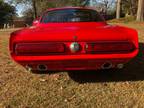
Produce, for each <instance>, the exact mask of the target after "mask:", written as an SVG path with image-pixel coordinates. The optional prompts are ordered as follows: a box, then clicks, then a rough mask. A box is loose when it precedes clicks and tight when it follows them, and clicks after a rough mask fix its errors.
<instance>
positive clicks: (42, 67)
mask: <svg viewBox="0 0 144 108" xmlns="http://www.w3.org/2000/svg"><path fill="white" fill-rule="evenodd" d="M37 69H38V71H47V66H46V65H43V64H40V65H38V66H37Z"/></svg>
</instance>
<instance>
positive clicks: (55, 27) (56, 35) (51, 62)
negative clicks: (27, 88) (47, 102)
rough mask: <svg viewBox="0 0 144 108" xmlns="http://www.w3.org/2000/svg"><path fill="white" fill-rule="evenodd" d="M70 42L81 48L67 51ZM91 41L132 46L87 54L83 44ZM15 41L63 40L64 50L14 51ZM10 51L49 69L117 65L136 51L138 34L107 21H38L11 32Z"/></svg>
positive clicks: (19, 59)
mask: <svg viewBox="0 0 144 108" xmlns="http://www.w3.org/2000/svg"><path fill="white" fill-rule="evenodd" d="M77 8H78V7H77ZM58 9H59V8H58ZM64 9H67V8H64ZM51 10H54V9H51ZM51 10H49V11H51ZM74 36H76V37H77V38H76V39H75V38H74ZM72 42H78V43H79V44H80V45H81V47H82V49H81V51H80V52H76V53H72V52H70V49H69V46H70V44H71V43H72ZM92 42H94V43H100V42H102V43H104V42H130V43H132V44H133V45H134V50H133V51H132V52H127V53H116V54H115V53H110V54H107V53H105V54H104V53H103V54H100V53H99V54H86V53H85V52H86V51H85V45H86V44H87V43H92ZM17 43H19V44H20V43H63V44H65V47H66V50H65V53H64V54H63V55H58V54H57V55H55V54H53V55H49V54H48V55H40V54H39V55H38V56H37V55H17V54H16V53H15V48H14V46H15V45H16V44H17ZM10 53H11V56H12V58H13V59H14V60H15V61H16V62H18V63H20V64H22V65H24V66H25V65H27V64H29V65H31V66H32V67H33V66H34V67H36V66H37V65H38V64H46V65H47V66H48V67H49V69H50V70H75V69H84V70H85V69H100V66H101V65H102V64H103V63H105V62H107V61H109V62H112V63H113V65H114V66H116V64H119V63H126V62H128V61H129V60H131V59H132V58H134V57H135V56H136V55H137V53H138V34H137V32H136V30H134V29H131V28H126V27H122V26H115V25H109V24H107V23H106V22H72V23H48V24H42V23H39V24H37V25H36V26H33V27H30V28H25V29H22V30H19V31H16V32H13V33H12V34H11V37H10ZM72 61H74V63H73V62H72ZM80 61H83V62H80Z"/></svg>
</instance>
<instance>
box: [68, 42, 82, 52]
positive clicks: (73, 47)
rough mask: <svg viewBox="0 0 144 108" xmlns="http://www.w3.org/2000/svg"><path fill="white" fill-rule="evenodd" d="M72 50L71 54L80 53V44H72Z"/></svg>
mask: <svg viewBox="0 0 144 108" xmlns="http://www.w3.org/2000/svg"><path fill="white" fill-rule="evenodd" d="M70 50H71V52H73V53H75V52H78V51H79V50H80V44H79V43H77V42H73V43H71V45H70Z"/></svg>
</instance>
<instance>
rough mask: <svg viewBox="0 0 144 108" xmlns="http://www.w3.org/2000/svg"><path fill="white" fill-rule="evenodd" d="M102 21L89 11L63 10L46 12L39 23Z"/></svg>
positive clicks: (97, 14) (95, 13)
mask: <svg viewBox="0 0 144 108" xmlns="http://www.w3.org/2000/svg"><path fill="white" fill-rule="evenodd" d="M102 21H104V20H103V18H102V17H101V16H100V15H99V13H98V12H97V11H94V10H90V9H63V10H54V11H48V12H47V13H46V14H45V15H44V16H43V17H42V19H41V23H53V22H54V23H58V22H59V23H60V22H102Z"/></svg>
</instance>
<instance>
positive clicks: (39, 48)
mask: <svg viewBox="0 0 144 108" xmlns="http://www.w3.org/2000/svg"><path fill="white" fill-rule="evenodd" d="M73 43H76V42H60V43H58V42H38V43H36V42H34V43H16V44H14V48H13V49H14V51H13V52H14V54H16V55H20V56H21V55H22V56H23V55H24V56H25V55H26V56H43V55H79V54H120V53H131V52H133V51H134V50H135V49H136V48H135V45H134V44H133V43H132V42H128V41H126V42H125V41H122V42H117V41H114V42H77V44H78V45H79V49H78V51H75V52H73V51H72V50H71V45H73ZM73 48H75V46H74V47H73ZM76 48H77V47H76Z"/></svg>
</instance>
